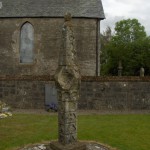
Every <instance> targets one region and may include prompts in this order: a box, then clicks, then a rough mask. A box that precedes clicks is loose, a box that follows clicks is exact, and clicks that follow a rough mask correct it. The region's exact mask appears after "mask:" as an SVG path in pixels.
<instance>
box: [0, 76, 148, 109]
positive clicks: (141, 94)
mask: <svg viewBox="0 0 150 150" xmlns="http://www.w3.org/2000/svg"><path fill="white" fill-rule="evenodd" d="M127 79H128V78H127ZM127 79H123V80H118V78H117V80H114V79H111V80H110V79H109V80H104V79H103V78H100V80H98V81H96V80H95V79H92V80H82V82H81V90H80V95H81V96H80V100H79V102H78V103H79V109H82V110H122V111H123V110H129V111H130V110H150V78H147V79H146V80H143V79H141V80H140V78H139V80H138V81H137V80H136V79H132V80H127ZM46 84H50V85H52V86H54V85H55V84H54V81H48V78H47V81H38V80H37V81H35V80H34V81H32V82H31V81H28V80H24V81H0V100H2V101H4V102H6V103H8V104H9V105H10V106H12V107H13V108H26V109H28V108H33V109H38V108H42V109H43V108H44V106H45V85H46Z"/></svg>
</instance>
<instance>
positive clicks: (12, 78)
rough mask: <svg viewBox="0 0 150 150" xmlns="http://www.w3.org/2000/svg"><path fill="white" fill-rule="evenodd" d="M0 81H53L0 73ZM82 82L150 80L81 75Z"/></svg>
mask: <svg viewBox="0 0 150 150" xmlns="http://www.w3.org/2000/svg"><path fill="white" fill-rule="evenodd" d="M0 81H54V76H50V75H16V76H15V75H3V76H2V75H1V76H0ZM81 81H82V82H150V76H145V77H140V76H121V77H119V76H99V77H97V76H82V77H81Z"/></svg>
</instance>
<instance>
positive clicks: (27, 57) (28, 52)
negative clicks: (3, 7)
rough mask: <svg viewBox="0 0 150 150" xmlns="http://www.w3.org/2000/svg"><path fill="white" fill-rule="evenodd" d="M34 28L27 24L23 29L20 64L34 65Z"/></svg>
mask: <svg viewBox="0 0 150 150" xmlns="http://www.w3.org/2000/svg"><path fill="white" fill-rule="evenodd" d="M33 48H34V28H33V26H32V25H31V24H30V23H29V22H26V23H25V24H23V26H22V27H21V34H20V63H32V62H33V57H34V52H33Z"/></svg>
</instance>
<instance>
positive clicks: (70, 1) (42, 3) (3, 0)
mask: <svg viewBox="0 0 150 150" xmlns="http://www.w3.org/2000/svg"><path fill="white" fill-rule="evenodd" d="M66 12H70V13H71V14H72V16H73V17H85V18H99V19H104V18H105V16H104V11H103V6H102V2H101V0H0V18H4V17H63V16H64V14H65V13H66Z"/></svg>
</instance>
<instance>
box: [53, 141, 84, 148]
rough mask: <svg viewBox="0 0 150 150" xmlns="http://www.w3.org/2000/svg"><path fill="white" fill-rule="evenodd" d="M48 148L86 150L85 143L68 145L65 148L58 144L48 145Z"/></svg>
mask: <svg viewBox="0 0 150 150" xmlns="http://www.w3.org/2000/svg"><path fill="white" fill-rule="evenodd" d="M50 147H51V148H52V150H86V145H85V143H80V142H76V143H74V144H70V145H68V146H67V147H66V146H64V145H62V144H60V143H59V142H52V143H50Z"/></svg>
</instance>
